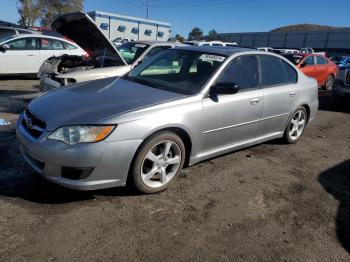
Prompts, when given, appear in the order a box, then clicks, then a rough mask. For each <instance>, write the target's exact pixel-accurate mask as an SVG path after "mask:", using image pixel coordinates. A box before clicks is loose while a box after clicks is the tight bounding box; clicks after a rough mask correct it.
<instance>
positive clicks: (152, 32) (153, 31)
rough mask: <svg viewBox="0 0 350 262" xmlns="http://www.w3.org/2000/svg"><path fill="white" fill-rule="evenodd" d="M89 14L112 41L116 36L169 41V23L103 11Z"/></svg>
mask: <svg viewBox="0 0 350 262" xmlns="http://www.w3.org/2000/svg"><path fill="white" fill-rule="evenodd" d="M88 14H89V15H90V16H91V18H92V19H93V20H94V21H95V22H96V24H97V25H98V27H99V28H100V29H101V31H102V32H103V33H104V35H105V36H106V37H107V38H109V39H110V40H111V41H113V40H115V39H116V38H128V39H134V40H148V41H168V39H169V37H170V33H171V31H170V26H171V25H170V24H169V23H164V22H159V21H154V20H148V19H143V18H138V17H131V16H124V15H119V14H115V13H107V12H101V11H92V12H89V13H88Z"/></svg>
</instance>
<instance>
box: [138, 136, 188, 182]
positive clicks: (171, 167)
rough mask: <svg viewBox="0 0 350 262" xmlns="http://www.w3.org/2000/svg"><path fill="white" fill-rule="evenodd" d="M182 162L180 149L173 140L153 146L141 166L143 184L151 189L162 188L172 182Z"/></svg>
mask: <svg viewBox="0 0 350 262" xmlns="http://www.w3.org/2000/svg"><path fill="white" fill-rule="evenodd" d="M181 161H182V155H181V150H180V147H179V146H178V145H177V144H176V143H175V142H174V141H171V140H165V141H162V142H160V143H157V144H156V145H155V146H153V147H152V148H151V149H150V150H149V151H148V152H147V154H146V155H145V157H144V159H143V162H142V165H141V179H142V182H143V183H144V184H145V185H146V186H148V187H151V188H158V187H162V186H164V185H166V184H168V183H169V182H170V180H172V179H173V178H174V176H175V175H176V173H177V171H178V170H179V167H180V164H181Z"/></svg>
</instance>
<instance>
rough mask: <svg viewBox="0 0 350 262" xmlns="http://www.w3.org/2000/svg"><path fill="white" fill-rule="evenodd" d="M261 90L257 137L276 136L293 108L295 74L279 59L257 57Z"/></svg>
mask: <svg viewBox="0 0 350 262" xmlns="http://www.w3.org/2000/svg"><path fill="white" fill-rule="evenodd" d="M258 57H259V64H260V72H261V88H262V92H263V97H264V105H263V112H262V116H261V121H260V128H259V134H258V136H261V137H264V136H269V135H273V134H276V133H277V132H280V131H282V130H283V129H284V126H285V124H286V122H287V120H288V119H289V116H290V114H291V108H295V103H296V97H297V96H298V93H297V92H298V90H297V81H298V80H297V72H296V70H295V69H294V68H293V67H292V66H290V65H289V64H288V63H286V62H285V61H284V60H282V59H281V58H278V57H275V56H270V55H259V56H258Z"/></svg>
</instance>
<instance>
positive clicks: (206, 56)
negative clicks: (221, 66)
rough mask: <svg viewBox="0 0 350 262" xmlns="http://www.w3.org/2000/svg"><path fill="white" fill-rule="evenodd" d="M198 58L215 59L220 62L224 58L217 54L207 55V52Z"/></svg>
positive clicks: (209, 60) (204, 59)
mask: <svg viewBox="0 0 350 262" xmlns="http://www.w3.org/2000/svg"><path fill="white" fill-rule="evenodd" d="M199 59H200V60H202V61H208V62H211V61H217V62H222V61H224V60H225V57H224V56H219V55H209V54H204V55H201V56H200V57H199Z"/></svg>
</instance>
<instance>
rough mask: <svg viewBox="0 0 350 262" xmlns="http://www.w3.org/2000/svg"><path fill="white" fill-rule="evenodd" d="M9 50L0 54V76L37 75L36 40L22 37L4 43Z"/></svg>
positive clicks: (37, 53)
mask: <svg viewBox="0 0 350 262" xmlns="http://www.w3.org/2000/svg"><path fill="white" fill-rule="evenodd" d="M6 44H7V45H8V46H9V49H7V50H5V51H3V52H0V61H1V69H0V74H32V73H37V72H38V70H37V69H38V68H36V67H39V66H40V65H38V64H39V45H38V42H37V40H36V38H34V37H33V38H32V37H23V38H17V39H15V40H11V41H9V42H7V43H6Z"/></svg>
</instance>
